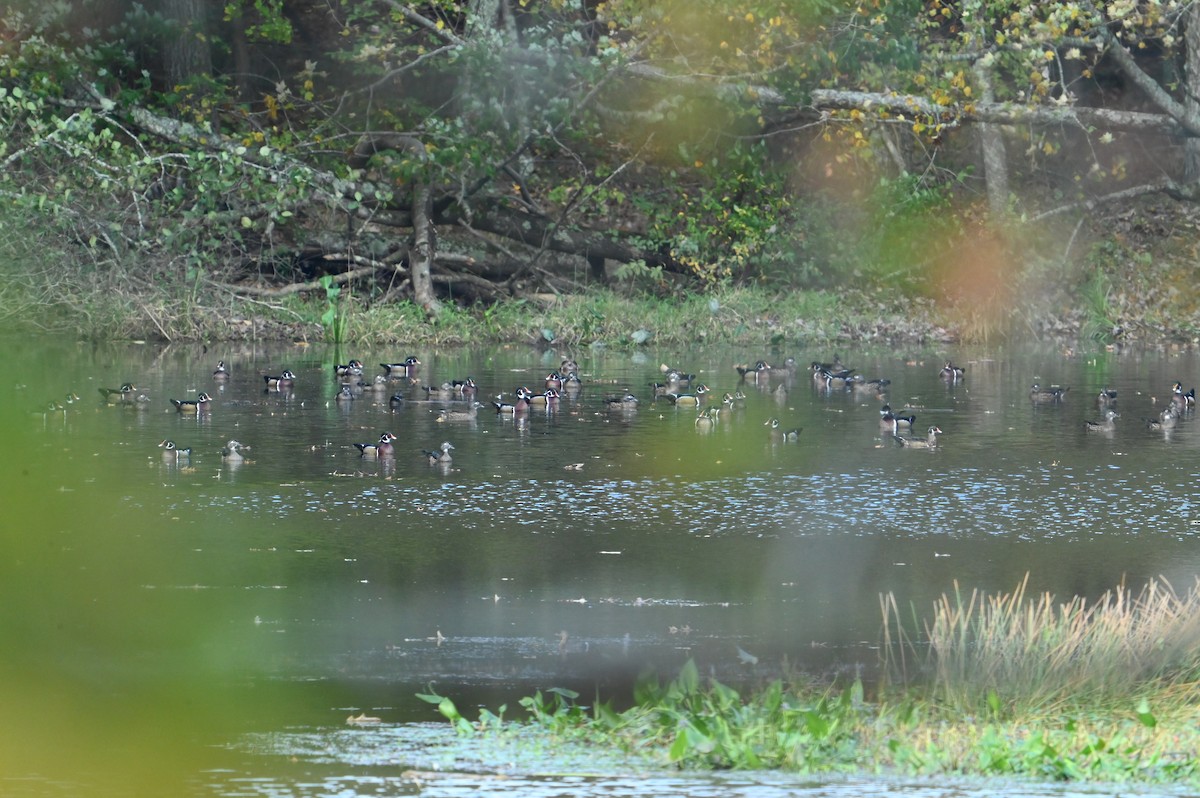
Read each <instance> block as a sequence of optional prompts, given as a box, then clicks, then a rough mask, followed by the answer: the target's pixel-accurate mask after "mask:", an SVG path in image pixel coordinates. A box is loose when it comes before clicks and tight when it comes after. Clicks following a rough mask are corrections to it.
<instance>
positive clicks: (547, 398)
mask: <svg viewBox="0 0 1200 798" xmlns="http://www.w3.org/2000/svg"><path fill="white" fill-rule="evenodd" d="M559 396H560V394H559V392H558V391H556V390H555V389H553V388H547V389H546V390H545V391H543V392H542V393H530V394H529V395H528V396H527V397H526V401H528V402H529V404H530V405H531V406H532V407H544V408H546V409H547V410H553V409H554V408H556V407H558V397H559Z"/></svg>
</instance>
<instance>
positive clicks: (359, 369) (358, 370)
mask: <svg viewBox="0 0 1200 798" xmlns="http://www.w3.org/2000/svg"><path fill="white" fill-rule="evenodd" d="M362 373H363V364H362V361H361V360H351V361H350V362H349V363H338V364H337V365H335V366H334V367H333V375H334V376H335V377H337V378H339V379H354V378H356V377H361V376H362Z"/></svg>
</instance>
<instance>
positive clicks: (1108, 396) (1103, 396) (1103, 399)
mask: <svg viewBox="0 0 1200 798" xmlns="http://www.w3.org/2000/svg"><path fill="white" fill-rule="evenodd" d="M1096 404H1097V405H1099V406H1100V407H1101V409H1103V408H1105V407H1110V406H1115V405H1116V404H1117V392H1116V391H1112V390H1109V389H1108V388H1107V387H1105V388H1101V389H1100V393H1099V394H1097V396H1096Z"/></svg>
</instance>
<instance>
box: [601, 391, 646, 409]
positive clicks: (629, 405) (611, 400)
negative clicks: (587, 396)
mask: <svg viewBox="0 0 1200 798" xmlns="http://www.w3.org/2000/svg"><path fill="white" fill-rule="evenodd" d="M637 406H638V398H637V397H636V396H634V395H633V394H631V393H627V394H625V395H624V396H608V397H605V399H604V409H605V410H626V411H628V410H637Z"/></svg>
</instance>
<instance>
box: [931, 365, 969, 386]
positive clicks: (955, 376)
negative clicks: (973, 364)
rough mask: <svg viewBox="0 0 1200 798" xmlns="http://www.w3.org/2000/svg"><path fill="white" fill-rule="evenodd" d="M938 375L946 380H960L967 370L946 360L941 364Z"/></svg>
mask: <svg viewBox="0 0 1200 798" xmlns="http://www.w3.org/2000/svg"><path fill="white" fill-rule="evenodd" d="M938 376H939V377H941V378H942V379H943V380H945V381H946V382H961V381H962V379H963V378H964V377H966V376H967V372H966V369H964V368H963V367H962V366H956V365H954V364H953V363H952V362H951V361H949V360H947V361H946V365H944V366H942V370H941V371H940V372H938Z"/></svg>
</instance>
